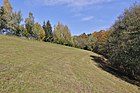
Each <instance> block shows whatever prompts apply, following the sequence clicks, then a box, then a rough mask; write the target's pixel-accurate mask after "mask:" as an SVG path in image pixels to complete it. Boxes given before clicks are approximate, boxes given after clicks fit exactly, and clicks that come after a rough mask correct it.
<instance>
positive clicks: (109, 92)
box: [0, 35, 140, 93]
mask: <svg viewBox="0 0 140 93" xmlns="http://www.w3.org/2000/svg"><path fill="white" fill-rule="evenodd" d="M90 55H94V56H98V55H97V54H95V53H92V52H89V51H84V50H80V49H76V48H70V47H65V46H61V45H57V44H51V43H47V44H46V43H43V42H38V41H32V40H24V39H19V38H14V37H8V36H1V35H0V93H140V90H138V87H136V86H134V85H131V84H129V83H127V82H125V81H122V80H120V79H118V78H116V77H115V76H113V75H111V74H109V73H107V72H105V71H103V70H101V69H100V68H98V67H97V66H96V63H95V62H93V61H92V60H91V59H92V58H91V57H90Z"/></svg>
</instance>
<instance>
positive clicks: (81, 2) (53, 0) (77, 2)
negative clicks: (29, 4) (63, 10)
mask: <svg viewBox="0 0 140 93" xmlns="http://www.w3.org/2000/svg"><path fill="white" fill-rule="evenodd" d="M36 1H37V2H38V3H40V4H43V5H47V6H52V5H65V6H69V7H84V6H88V5H96V4H101V3H106V2H111V1H113V0H36Z"/></svg>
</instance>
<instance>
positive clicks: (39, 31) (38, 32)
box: [32, 23, 45, 41]
mask: <svg viewBox="0 0 140 93" xmlns="http://www.w3.org/2000/svg"><path fill="white" fill-rule="evenodd" d="M32 31H33V37H34V38H35V39H37V40H41V41H43V40H44V38H45V32H44V30H43V28H42V27H41V25H40V24H39V23H35V24H34V26H33V28H32Z"/></svg>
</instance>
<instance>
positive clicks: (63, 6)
mask: <svg viewBox="0 0 140 93" xmlns="http://www.w3.org/2000/svg"><path fill="white" fill-rule="evenodd" d="M9 1H10V3H11V4H12V6H13V8H14V10H15V11H18V10H21V11H22V15H23V18H26V17H28V12H30V11H31V12H32V13H33V14H34V17H35V21H36V22H39V23H41V24H42V22H43V21H44V20H46V21H47V20H50V21H51V24H52V26H54V25H55V24H57V22H58V21H60V22H61V23H63V24H66V25H68V26H69V29H70V31H71V33H72V34H73V35H79V34H81V33H84V32H85V33H92V32H94V31H99V30H102V29H107V28H109V27H110V26H111V25H112V24H113V23H114V22H115V20H116V19H117V17H118V16H119V15H120V14H122V13H123V11H124V9H125V8H128V7H129V6H131V5H132V4H133V3H134V2H138V3H140V0H9ZM2 4H3V0H0V5H2Z"/></svg>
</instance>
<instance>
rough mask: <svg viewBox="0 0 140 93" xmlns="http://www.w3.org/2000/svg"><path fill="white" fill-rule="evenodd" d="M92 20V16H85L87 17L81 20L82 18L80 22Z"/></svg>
mask: <svg viewBox="0 0 140 93" xmlns="http://www.w3.org/2000/svg"><path fill="white" fill-rule="evenodd" d="M92 19H94V17H93V16H87V17H83V18H82V21H90V20H92Z"/></svg>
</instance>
